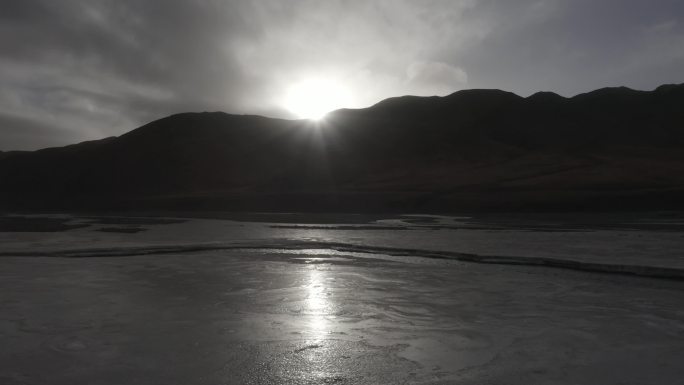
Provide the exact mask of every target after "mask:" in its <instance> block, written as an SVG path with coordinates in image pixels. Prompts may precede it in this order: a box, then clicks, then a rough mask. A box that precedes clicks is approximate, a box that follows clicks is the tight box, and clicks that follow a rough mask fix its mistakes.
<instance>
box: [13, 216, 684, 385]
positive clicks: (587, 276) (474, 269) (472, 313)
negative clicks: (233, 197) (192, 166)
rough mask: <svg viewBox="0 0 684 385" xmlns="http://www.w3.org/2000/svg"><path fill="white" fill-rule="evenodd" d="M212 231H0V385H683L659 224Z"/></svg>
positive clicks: (170, 221) (302, 222)
mask: <svg viewBox="0 0 684 385" xmlns="http://www.w3.org/2000/svg"><path fill="white" fill-rule="evenodd" d="M578 218H579V219H578ZM230 219H232V220H227V219H225V218H224V219H177V218H175V219H174V218H167V219H164V220H160V219H159V218H156V219H145V218H131V217H119V218H112V217H107V218H104V217H70V216H52V217H50V218H46V217H44V216H32V217H20V218H19V217H10V218H7V217H5V218H4V219H3V221H2V222H0V230H1V231H0V255H2V256H3V258H2V260H0V263H1V264H2V265H0V266H1V268H0V340H2V345H3V349H1V350H0V383H2V384H47V383H49V384H74V383H88V384H121V383H127V384H157V383H158V384H402V383H406V384H414V383H415V384H578V383H600V384H654V383H657V384H677V383H680V381H681V378H684V367H683V366H682V365H681V363H682V362H684V308H683V307H682V303H684V280H682V279H680V278H679V276H678V275H677V274H678V272H680V271H681V270H682V269H684V261H683V259H684V237H683V236H684V232H682V231H681V230H682V226H683V223H682V222H684V221H681V220H680V218H679V217H677V216H673V215H664V214H657V215H656V214H653V215H649V216H645V215H640V216H617V215H613V216H610V217H605V216H596V215H594V216H591V215H589V216H583V217H577V216H575V217H573V220H568V219H567V218H565V217H563V216H557V217H551V216H538V217H532V218H530V217H527V218H525V220H522V219H520V218H515V217H480V218H468V217H436V216H388V217H386V218H385V217H381V216H376V217H371V216H349V215H346V216H289V215H257V214H252V215H244V216H241V217H232V218H230ZM28 230H41V231H40V232H36V231H28ZM464 259H465V260H474V261H476V262H486V263H473V262H469V261H464ZM534 260H546V261H564V262H563V263H566V264H565V265H563V264H560V265H558V266H557V267H563V268H557V267H555V268H552V267H542V266H534ZM568 261H570V262H573V264H567V262H568ZM511 263H515V264H513V265H512V264H511ZM530 263H531V264H532V266H528V265H529V264H530ZM586 266H588V267H589V270H590V271H586V269H584V267H586ZM625 267H627V269H626V270H625ZM594 268H599V269H602V270H605V272H594V271H591V270H592V269H594ZM594 270H595V269H594ZM635 274H642V275H644V276H638V275H635ZM663 274H665V275H670V279H665V278H662V277H660V278H654V277H659V276H662V275H663Z"/></svg>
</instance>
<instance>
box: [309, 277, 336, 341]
mask: <svg viewBox="0 0 684 385" xmlns="http://www.w3.org/2000/svg"><path fill="white" fill-rule="evenodd" d="M308 269H309V284H308V285H307V286H306V290H307V298H306V309H305V311H306V314H307V315H308V316H309V322H308V324H309V330H308V333H310V335H311V337H312V338H313V339H315V340H321V339H324V338H325V336H326V335H328V331H329V324H328V319H327V318H326V316H327V315H328V313H329V311H330V308H331V303H330V300H329V298H328V290H327V287H326V282H325V280H326V277H325V271H322V270H319V269H318V267H317V266H313V265H312V266H309V267H308Z"/></svg>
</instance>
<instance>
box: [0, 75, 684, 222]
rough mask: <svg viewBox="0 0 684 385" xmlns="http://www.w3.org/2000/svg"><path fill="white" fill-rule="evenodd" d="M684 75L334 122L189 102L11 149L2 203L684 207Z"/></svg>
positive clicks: (414, 107) (1, 171)
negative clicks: (204, 108)
mask: <svg viewBox="0 0 684 385" xmlns="http://www.w3.org/2000/svg"><path fill="white" fill-rule="evenodd" d="M682 105H684V85H668V86H661V87H659V88H658V89H656V90H654V91H651V92H644V91H634V90H630V89H626V88H607V89H601V90H597V91H594V92H590V93H587V94H582V95H578V96H575V97H573V98H564V97H561V96H559V95H556V94H552V93H537V94H535V95H532V96H530V97H528V98H522V97H519V96H517V95H515V94H512V93H508V92H503V91H498V90H467V91H459V92H456V93H454V94H452V95H449V96H446V97H411V96H407V97H399V98H391V99H387V100H385V101H382V102H380V103H378V104H376V105H374V106H372V107H370V108H366V109H359V110H338V111H335V112H333V113H331V114H330V115H329V116H328V117H327V119H326V120H325V122H322V123H320V124H318V123H314V122H309V121H288V120H279V119H269V118H264V117H259V116H237V115H229V114H224V113H185V114H178V115H173V116H170V117H167V118H164V119H160V120H157V121H154V122H152V123H149V124H147V125H144V126H142V127H140V128H138V129H136V130H133V131H131V132H129V133H127V134H125V135H122V136H120V137H116V138H107V139H102V140H99V141H92V142H84V143H80V144H76V145H71V146H66V147H61V148H50V149H44V150H39V151H34V152H5V153H2V154H0V181H1V182H0V183H1V185H0V198H1V201H0V202H1V203H0V207H1V208H3V209H5V210H12V209H27V208H28V209H70V208H93V209H100V208H135V209H147V208H150V209H152V208H170V209H188V208H190V209H195V208H205V209H229V210H280V211H287V210H357V211H366V210H428V211H453V210H477V209H560V210H562V209H582V208H680V206H681V205H684V204H683V203H680V201H682V199H680V197H683V195H682V194H681V191H682V188H684V152H683V151H682V150H683V149H684V127H683V123H684V112H683V110H684V109H682V108H681V107H680V106H682Z"/></svg>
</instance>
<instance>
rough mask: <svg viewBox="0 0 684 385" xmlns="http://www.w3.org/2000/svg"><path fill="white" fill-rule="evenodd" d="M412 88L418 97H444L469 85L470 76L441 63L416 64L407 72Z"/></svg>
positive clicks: (459, 69)
mask: <svg viewBox="0 0 684 385" xmlns="http://www.w3.org/2000/svg"><path fill="white" fill-rule="evenodd" d="M406 74H407V76H408V84H410V85H412V86H411V87H410V88H412V89H416V90H420V92H417V94H418V95H444V94H448V93H451V92H454V91H455V90H458V89H461V88H463V87H464V86H466V85H467V84H468V74H466V72H465V71H464V70H463V69H461V68H458V67H454V66H452V65H449V64H446V63H440V62H415V63H411V65H409V67H408V69H407V70H406Z"/></svg>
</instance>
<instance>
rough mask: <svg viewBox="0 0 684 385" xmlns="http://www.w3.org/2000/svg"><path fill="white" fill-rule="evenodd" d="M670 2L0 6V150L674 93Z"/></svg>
mask: <svg viewBox="0 0 684 385" xmlns="http://www.w3.org/2000/svg"><path fill="white" fill-rule="evenodd" d="M683 16H684V1H681V0H657V1H654V0H600V1H599V0H499V1H496V0H244V1H243V0H195V1H191V0H185V1H181V0H164V1H161V0H0V150H15V149H35V148H41V147H46V146H55V145H64V144H70V143H74V142H78V141H83V140H90V139H99V138H102V137H106V136H112V135H120V134H122V133H124V132H126V131H129V130H131V129H133V128H136V127H138V126H140V125H142V124H144V123H147V122H149V121H151V120H154V119H157V118H161V117H164V116H166V115H169V114H172V113H176V112H186V111H217V110H219V111H225V112H229V113H238V114H242V113H249V114H261V115H267V116H273V117H286V118H291V117H293V116H292V114H291V112H290V111H288V110H287V109H286V108H285V103H284V101H283V100H284V98H286V97H287V96H286V95H287V93H288V90H289V89H291V87H292V86H293V85H294V84H298V83H301V82H305V81H307V80H309V79H325V80H330V81H333V82H337V83H339V84H342V85H344V87H345V88H346V89H347V90H348V92H349V95H350V97H349V98H348V101H347V102H346V104H348V105H345V106H339V107H364V106H368V105H371V104H374V103H376V102H378V101H380V100H382V99H384V98H387V97H391V96H398V95H405V94H414V95H446V94H449V93H451V92H454V91H457V90H460V89H464V88H499V89H505V90H508V91H513V92H515V93H517V94H519V95H522V96H527V95H530V94H532V93H534V92H536V91H540V90H548V91H554V92H557V93H560V94H562V95H565V96H572V95H575V94H577V93H581V92H587V91H590V90H593V89H596V88H600V87H605V86H618V85H625V86H629V87H632V88H636V89H646V90H650V89H653V88H655V87H656V86H658V85H660V84H664V83H682V82H684V20H683V19H684V17H683Z"/></svg>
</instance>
